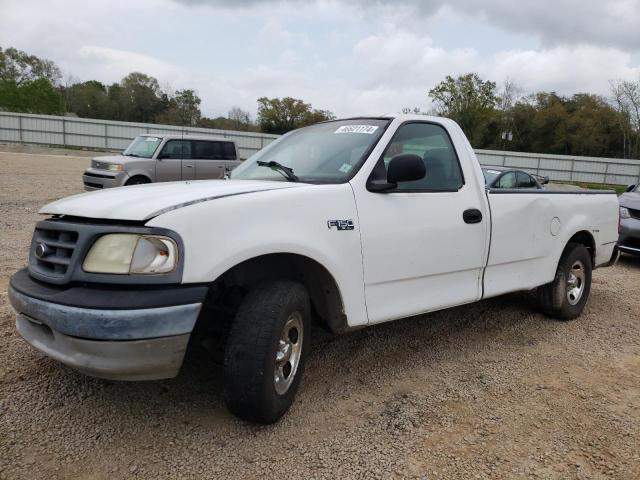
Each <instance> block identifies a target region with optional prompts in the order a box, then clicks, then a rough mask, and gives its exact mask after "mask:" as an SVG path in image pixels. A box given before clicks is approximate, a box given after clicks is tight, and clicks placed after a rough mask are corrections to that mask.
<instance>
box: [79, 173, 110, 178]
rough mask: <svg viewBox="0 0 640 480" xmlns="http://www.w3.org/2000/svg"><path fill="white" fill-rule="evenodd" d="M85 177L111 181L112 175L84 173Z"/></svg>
mask: <svg viewBox="0 0 640 480" xmlns="http://www.w3.org/2000/svg"><path fill="white" fill-rule="evenodd" d="M84 176H85V177H95V178H111V179H113V178H114V177H113V175H102V174H101V173H92V172H84Z"/></svg>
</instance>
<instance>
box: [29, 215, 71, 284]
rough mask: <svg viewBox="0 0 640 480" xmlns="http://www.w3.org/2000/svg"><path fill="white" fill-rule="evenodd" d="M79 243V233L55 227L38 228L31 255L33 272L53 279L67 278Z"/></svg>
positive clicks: (32, 243) (30, 260)
mask: <svg viewBox="0 0 640 480" xmlns="http://www.w3.org/2000/svg"><path fill="white" fill-rule="evenodd" d="M77 243H78V232H77V231H74V230H71V229H68V228H67V227H64V229H58V228H55V225H51V226H49V225H47V226H46V228H45V227H43V226H40V227H37V228H36V230H35V232H34V234H33V240H32V242H31V252H30V255H29V265H30V268H31V270H32V271H34V272H36V273H39V274H40V275H44V276H45V277H47V278H51V279H63V278H65V276H66V274H67V272H68V271H69V268H70V265H71V261H72V257H73V252H74V251H75V249H76V245H77Z"/></svg>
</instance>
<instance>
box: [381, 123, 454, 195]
mask: <svg viewBox="0 0 640 480" xmlns="http://www.w3.org/2000/svg"><path fill="white" fill-rule="evenodd" d="M402 153H413V154H415V155H418V156H420V157H421V158H422V160H423V162H424V163H425V168H426V171H427V174H426V175H425V177H424V178H423V179H421V180H416V181H413V182H402V183H399V184H398V188H397V189H395V190H394V191H402V190H405V191H406V190H411V191H436V192H437V191H445V192H449V191H457V190H459V189H460V188H461V187H462V185H464V180H463V177H462V171H461V170H460V163H459V162H458V156H457V155H456V152H455V150H454V148H453V145H452V144H451V140H450V139H449V135H447V132H446V131H445V129H444V128H442V127H441V126H440V125H435V124H432V123H407V124H405V125H403V126H401V127H400V128H399V129H398V131H397V132H396V133H395V135H394V137H393V139H392V140H391V142H390V143H389V145H388V146H387V149H386V150H385V152H384V154H383V155H382V158H381V160H380V161H381V162H383V166H384V172H385V175H386V171H387V168H388V166H389V162H390V161H391V159H392V158H393V157H394V156H396V155H399V154H402ZM381 167H382V165H380V164H379V165H378V166H377V167H376V169H375V170H377V171H378V172H380V173H382V169H381ZM375 170H374V172H375Z"/></svg>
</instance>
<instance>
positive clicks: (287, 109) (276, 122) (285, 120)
mask: <svg viewBox="0 0 640 480" xmlns="http://www.w3.org/2000/svg"><path fill="white" fill-rule="evenodd" d="M334 118H335V116H334V115H333V113H331V112H330V111H328V110H316V109H312V107H311V104H309V103H305V102H303V101H302V100H299V99H296V98H292V97H285V98H282V99H280V98H267V97H261V98H259V99H258V123H259V124H260V129H261V130H262V131H263V132H265V133H276V134H283V133H286V132H288V131H291V130H295V129H296V128H300V127H304V126H306V125H311V124H313V123H317V122H322V121H326V120H333V119H334Z"/></svg>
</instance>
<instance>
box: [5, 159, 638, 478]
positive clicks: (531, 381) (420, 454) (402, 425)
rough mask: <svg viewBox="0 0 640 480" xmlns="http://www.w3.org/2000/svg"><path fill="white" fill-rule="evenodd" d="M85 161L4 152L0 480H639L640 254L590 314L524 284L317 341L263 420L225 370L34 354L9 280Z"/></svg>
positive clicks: (600, 285) (605, 288) (603, 276)
mask: <svg viewBox="0 0 640 480" xmlns="http://www.w3.org/2000/svg"><path fill="white" fill-rule="evenodd" d="M87 163H88V160H87V158H86V156H85V157H70V156H46V155H34V154H24V153H15V152H14V153H0V225H1V227H0V228H1V230H0V234H1V242H0V244H1V245H2V250H1V252H0V479H36V478H48V479H50V478H78V479H80V478H82V479H112V478H238V479H252V478H260V479H264V478H278V479H279V480H283V479H288V478H292V479H294V478H295V479H299V478H332V479H333V478H429V479H431V478H465V479H467V478H514V477H540V478H609V477H611V478H628V479H637V478H640V295H639V290H640V261H638V260H635V259H632V258H624V259H623V260H622V261H621V262H620V263H619V264H618V265H617V266H616V267H614V268H609V269H603V270H598V271H597V272H596V273H595V274H594V285H593V288H592V292H591V298H590V301H589V303H588V306H587V308H586V311H585V313H584V314H583V315H582V317H581V318H580V319H578V320H576V321H573V322H568V323H561V322H557V321H552V320H549V319H546V318H545V317H543V316H542V315H540V314H539V313H538V312H537V311H536V308H535V304H534V302H533V299H532V298H531V296H529V295H528V294H514V295H508V296H504V297H500V298H497V299H492V300H488V301H484V302H482V303H480V304H476V305H469V306H465V307H460V308H456V309H452V310H448V311H445V312H440V313H436V314H431V315H427V316H423V317H420V318H415V319H407V320H403V321H399V322H395V323H393V324H388V325H380V326H377V327H373V328H369V329H366V330H361V331H358V332H355V333H352V334H349V335H345V336H342V337H339V338H328V337H326V336H324V337H322V338H319V339H317V341H316V344H315V346H314V348H313V351H312V352H311V355H310V357H309V363H308V365H307V370H306V373H305V379H304V382H303V385H302V388H301V390H300V392H299V394H298V398H297V401H296V403H295V405H294V407H293V409H292V410H291V411H290V412H289V413H288V414H287V415H286V416H285V417H284V418H283V419H282V421H281V422H280V423H278V424H277V425H273V426H268V427H264V426H254V425H250V424H246V423H243V422H241V421H239V420H236V419H235V418H234V417H232V416H231V415H230V414H228V413H227V411H226V410H225V408H224V405H223V404H222V398H221V385H220V382H221V374H220V369H219V367H216V366H214V365H210V364H209V362H207V361H204V360H202V359H198V358H190V359H189V360H188V362H187V364H186V365H185V367H184V368H183V371H182V372H181V374H180V375H179V376H178V378H175V379H173V380H168V381H158V382H147V383H118V382H111V381H105V380H98V379H93V378H89V377H85V376H83V375H81V374H79V373H76V372H74V371H72V370H69V369H67V368H65V367H63V366H61V365H59V364H57V363H55V362H54V361H52V360H49V359H47V358H45V357H44V356H43V355H41V354H39V353H37V352H35V351H33V350H31V349H30V348H28V346H27V345H26V344H25V343H24V342H23V341H22V340H21V339H20V338H19V336H18V335H17V333H16V332H15V330H14V315H13V312H12V310H11V307H10V306H9V303H8V299H7V294H6V287H7V282H8V276H9V275H10V274H11V273H13V272H14V271H15V270H17V269H18V268H20V267H21V266H23V265H24V264H25V261H26V256H27V248H28V244H29V241H30V237H31V232H32V228H33V224H34V222H35V221H36V219H37V218H38V216H37V213H36V212H37V210H38V208H39V207H40V206H41V205H43V204H44V203H46V202H48V201H50V200H54V199H57V198H60V197H63V196H65V195H69V194H73V193H76V192H79V191H81V189H82V184H81V178H80V173H81V171H82V170H83V169H84V168H85V166H86V165H87Z"/></svg>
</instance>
